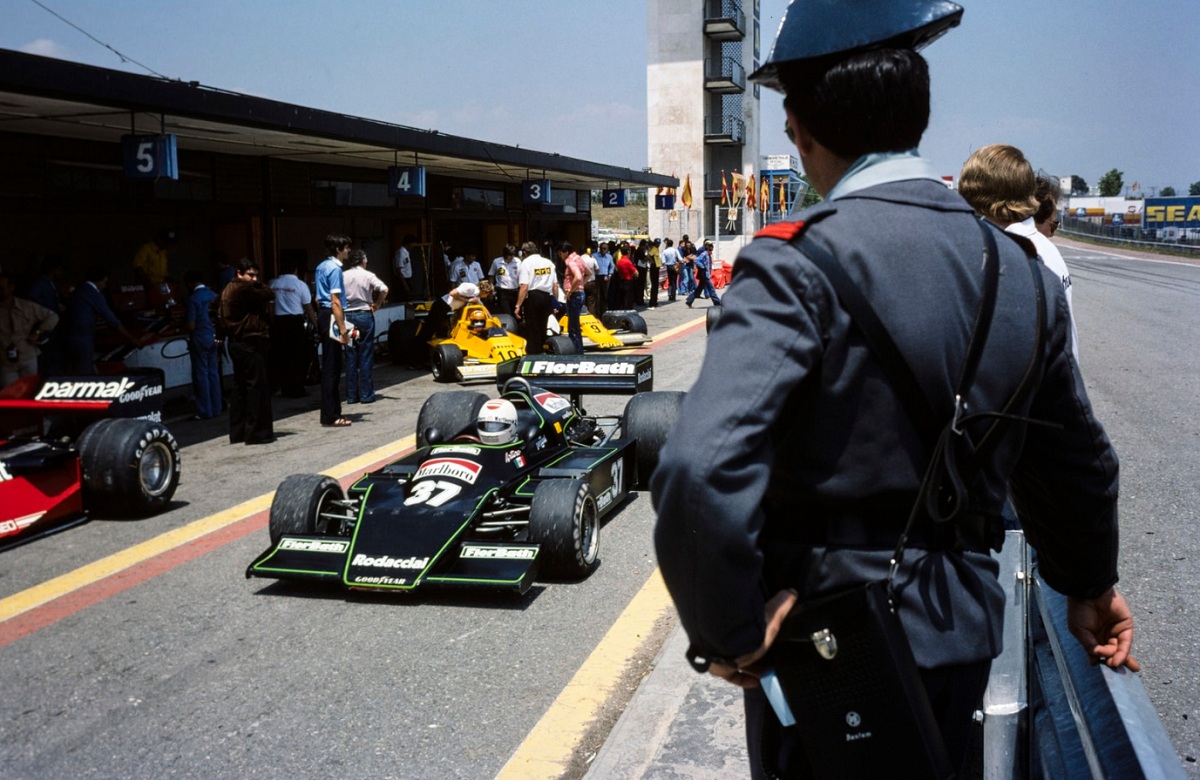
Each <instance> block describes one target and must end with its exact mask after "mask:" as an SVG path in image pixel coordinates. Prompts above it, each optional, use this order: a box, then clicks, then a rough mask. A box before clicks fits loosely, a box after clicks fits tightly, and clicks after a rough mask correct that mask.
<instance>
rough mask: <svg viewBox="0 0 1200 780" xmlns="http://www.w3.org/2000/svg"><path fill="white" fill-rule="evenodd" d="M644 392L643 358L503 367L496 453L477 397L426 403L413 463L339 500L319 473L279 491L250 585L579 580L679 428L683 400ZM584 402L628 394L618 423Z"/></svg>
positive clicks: (539, 360)
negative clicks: (502, 415) (506, 422)
mask: <svg viewBox="0 0 1200 780" xmlns="http://www.w3.org/2000/svg"><path fill="white" fill-rule="evenodd" d="M653 381H654V368H653V358H652V357H650V356H648V355H629V356H614V355H605V356H596V357H585V356H580V355H569V356H568V355H538V356H530V357H524V358H518V359H516V360H512V361H509V362H507V363H504V364H502V365H501V366H500V369H499V377H498V380H497V386H498V387H499V388H500V390H501V398H502V399H504V400H506V401H508V402H510V403H511V404H512V405H513V407H515V410H516V415H515V426H516V428H515V430H516V434H515V435H516V438H515V440H513V441H511V442H508V443H504V444H487V443H484V441H483V440H481V438H480V437H481V434H482V430H481V429H477V427H476V420H477V416H478V414H479V412H480V409H481V408H483V406H484V404H485V403H488V402H489V400H490V399H489V398H488V397H487V396H486V395H484V394H483V393H479V392H471V391H452V392H441V393H437V394H435V395H432V396H430V397H429V398H428V399H427V400H426V401H425V404H424V405H423V406H422V407H421V411H420V414H419V416H418V419H417V449H416V451H414V452H413V453H411V454H409V455H407V456H405V457H403V458H401V459H400V460H397V461H395V462H393V463H390V464H388V465H387V466H384V467H383V468H381V469H379V470H378V471H373V472H371V473H369V474H366V475H364V476H363V477H362V478H361V479H359V480H358V481H357V482H355V483H354V484H353V485H352V486H351V487H350V489H349V491H348V493H344V492H343V491H342V488H341V486H340V485H339V484H338V482H337V481H336V480H334V479H333V478H331V477H327V476H323V475H320V474H294V475H292V476H290V477H288V478H287V479H285V480H284V481H283V483H282V484H281V485H280V486H279V488H278V490H277V491H276V492H275V498H274V500H273V501H272V503H271V516H270V523H269V530H270V536H271V546H270V547H269V548H268V549H267V550H266V551H265V552H263V553H262V554H261V555H259V556H258V558H256V559H255V560H254V562H253V563H251V564H250V566H249V568H248V569H247V570H246V576H247V577H271V578H276V579H296V580H317V581H325V582H332V583H338V584H340V585H342V586H344V587H346V588H352V589H357V590H379V591H409V590H413V589H414V588H418V587H422V586H435V585H436V586H451V585H458V586H486V587H491V588H500V589H512V590H516V591H518V592H520V593H524V592H525V591H526V590H528V588H529V586H530V585H531V584H532V583H533V581H534V579H535V578H536V577H539V576H544V577H551V578H559V579H581V578H583V577H585V576H587V575H588V574H589V573H590V572H591V571H592V569H593V568H594V567H595V566H596V563H597V561H598V553H599V534H600V526H601V521H602V520H603V519H604V517H605V516H606V515H608V514H610V513H611V512H613V511H614V510H615V509H616V508H617V507H618V506H620V504H621V502H622V501H624V500H625V498H626V496H628V494H629V491H630V490H633V489H635V488H637V487H641V486H644V485H645V484H646V482H647V480H648V479H649V477H650V473H651V472H652V471H653V469H654V466H655V464H656V463H657V456H658V450H659V449H660V448H661V447H662V444H663V442H664V441H665V439H666V434H667V431H668V430H669V429H670V427H671V424H672V423H673V422H674V420H675V417H676V416H677V410H678V407H679V403H680V401H681V399H682V395H683V394H682V393H678V392H662V393H654V392H639V391H648V390H650V389H651V388H652V387H653ZM583 393H591V394H594V393H635V395H634V396H633V398H631V399H630V400H629V402H628V403H627V404H626V406H625V412H624V414H623V415H621V416H611V417H599V416H591V415H587V414H586V413H585V412H584V411H583V409H582V407H581V405H580V397H581V394H583ZM561 394H567V395H569V396H571V398H570V400H568V398H566V397H564V396H563V395H561ZM485 438H486V437H485Z"/></svg>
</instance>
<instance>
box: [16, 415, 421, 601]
mask: <svg viewBox="0 0 1200 780" xmlns="http://www.w3.org/2000/svg"><path fill="white" fill-rule="evenodd" d="M415 443H416V437H415V436H408V437H406V438H404V439H400V440H399V441H394V442H392V443H391V444H387V445H384V446H383V447H379V448H377V449H374V450H371V451H370V452H368V453H366V454H365V455H360V456H358V457H357V458H354V459H352V460H348V461H346V462H344V463H339V464H338V465H336V466H334V467H333V468H330V469H328V470H326V471H325V473H326V474H328V475H329V476H331V477H334V478H335V479H341V478H342V477H345V476H348V475H350V474H353V473H355V472H356V471H360V470H363V469H366V468H367V467H368V466H371V465H373V464H375V463H378V462H379V461H381V460H386V459H388V458H391V457H393V456H394V455H396V454H397V453H399V452H403V451H404V450H405V449H407V448H409V447H411V446H413V445H414V444H415ZM274 497H275V493H274V491H272V492H270V493H266V494H264V495H261V496H258V497H257V498H252V499H250V500H249V501H245V502H243V503H241V504H238V505H237V506H235V507H231V508H229V509H226V510H224V511H221V512H218V513H216V514H214V515H209V516H208V517H205V518H202V519H200V520H196V521H195V522H192V523H188V524H187V525H185V526H183V527H182V528H176V529H175V530H174V531H168V532H167V533H165V534H161V535H159V536H156V537H154V538H153V539H147V540H146V541H144V542H142V543H141V544H135V545H134V546H133V547H129V548H126V549H124V550H122V551H120V552H118V553H113V554H112V555H110V556H108V557H107V558H101V559H100V560H98V561H96V562H95V563H89V564H88V565H86V566H81V567H80V568H78V569H76V570H75V571H72V572H68V573H67V574H64V575H62V576H60V577H55V578H54V579H52V580H47V581H46V582H43V583H42V584H40V585H35V586H34V587H32V588H28V589H26V590H23V591H21V592H20V593H16V594H13V595H12V596H9V597H8V598H6V599H3V600H0V623H3V622H4V621H6V620H11V619H12V618H14V617H16V616H17V615H20V614H22V613H24V612H28V611H29V610H31V609H34V608H36V607H39V606H41V605H42V604H46V603H48V602H50V601H53V600H54V599H57V598H60V597H62V596H65V595H66V594H68V593H71V592H72V591H76V590H79V589H80V588H82V587H85V586H87V585H90V584H92V583H93V582H97V581H99V580H102V579H104V578H105V577H109V576H111V575H113V574H116V573H117V572H120V571H124V570H125V569H128V568H131V567H133V566H136V565H137V564H139V563H141V562H143V561H146V560H149V559H150V558H153V557H155V556H156V555H161V554H162V553H165V552H168V551H170V550H174V549H175V548H176V547H182V546H183V545H185V544H188V543H189V542H192V541H195V540H196V539H199V538H200V537H202V536H207V535H208V534H210V533H213V532H214V531H219V530H220V529H222V528H224V527H226V526H229V525H233V524H234V523H236V522H238V521H239V520H242V519H244V518H246V517H249V516H250V515H253V514H256V513H258V512H261V511H263V510H264V509H269V508H270V506H271V499H273V498H274Z"/></svg>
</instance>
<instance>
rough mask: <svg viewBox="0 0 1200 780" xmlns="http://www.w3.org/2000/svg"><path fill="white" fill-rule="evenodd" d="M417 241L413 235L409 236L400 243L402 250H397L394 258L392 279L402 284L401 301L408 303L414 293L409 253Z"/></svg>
mask: <svg viewBox="0 0 1200 780" xmlns="http://www.w3.org/2000/svg"><path fill="white" fill-rule="evenodd" d="M415 240H416V237H415V236H413V235H407V236H405V237H404V240H402V241H401V242H400V248H399V249H397V250H396V254H395V255H394V256H393V257H392V278H393V279H395V280H396V281H397V282H399V283H400V285H399V286H400V294H399V300H402V301H407V300H410V298H411V292H412V274H413V271H412V253H411V252H409V251H408V245H409V244H411V243H412V242H413V241H415Z"/></svg>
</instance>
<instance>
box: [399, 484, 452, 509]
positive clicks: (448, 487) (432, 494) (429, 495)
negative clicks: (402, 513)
mask: <svg viewBox="0 0 1200 780" xmlns="http://www.w3.org/2000/svg"><path fill="white" fill-rule="evenodd" d="M461 492H462V485H456V484H454V483H453V482H443V481H442V480H440V479H427V480H423V481H421V482H418V483H417V484H415V485H413V488H412V495H410V496H409V497H408V498H407V499H405V501H404V505H405V506H413V505H414V504H429V505H430V506H441V505H442V504H444V503H446V502H447V501H449V500H450V499H452V498H454V497H455V496H457V495H458V494H459V493H461Z"/></svg>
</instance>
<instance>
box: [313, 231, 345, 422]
mask: <svg viewBox="0 0 1200 780" xmlns="http://www.w3.org/2000/svg"><path fill="white" fill-rule="evenodd" d="M325 248H326V250H327V251H328V252H329V257H327V258H325V259H324V260H322V261H321V264H320V265H318V266H317V271H316V282H317V333H318V334H320V336H321V425H324V426H325V427H326V428H342V427H345V426H347V425H350V420H348V419H346V418H345V417H342V396H341V388H339V387H338V385H339V384H340V380H341V378H342V347H343V346H345V345H346V344H349V343H350V339H349V338H347V337H346V320H345V315H344V311H345V308H346V294H345V292H344V290H345V288H344V287H343V286H342V263H344V262H345V261H346V258H348V257H349V256H350V238H349V237H348V236H344V235H342V234H341V233H330V234H329V235H327V236H325ZM331 325H335V326H336V333H337V335H336V336H334V335H331V334H332V333H333V332H334V331H332V330H331Z"/></svg>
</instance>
